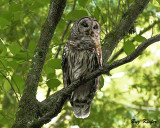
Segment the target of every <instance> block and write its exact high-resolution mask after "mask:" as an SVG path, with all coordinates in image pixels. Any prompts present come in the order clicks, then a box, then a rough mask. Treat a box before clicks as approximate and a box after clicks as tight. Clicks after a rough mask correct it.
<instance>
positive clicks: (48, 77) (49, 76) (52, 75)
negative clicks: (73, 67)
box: [47, 70, 56, 79]
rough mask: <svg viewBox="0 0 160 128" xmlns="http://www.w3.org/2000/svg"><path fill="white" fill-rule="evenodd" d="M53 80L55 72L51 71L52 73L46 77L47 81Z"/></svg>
mask: <svg viewBox="0 0 160 128" xmlns="http://www.w3.org/2000/svg"><path fill="white" fill-rule="evenodd" d="M53 78H56V74H55V70H53V73H50V74H48V75H47V79H53Z"/></svg>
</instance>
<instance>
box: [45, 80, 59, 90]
mask: <svg viewBox="0 0 160 128" xmlns="http://www.w3.org/2000/svg"><path fill="white" fill-rule="evenodd" d="M60 84H61V82H60V81H59V80H58V79H50V80H49V81H47V85H48V87H49V88H50V89H55V88H57V87H58V86H59V85H60Z"/></svg>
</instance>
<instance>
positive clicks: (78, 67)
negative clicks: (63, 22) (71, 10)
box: [62, 21, 102, 118]
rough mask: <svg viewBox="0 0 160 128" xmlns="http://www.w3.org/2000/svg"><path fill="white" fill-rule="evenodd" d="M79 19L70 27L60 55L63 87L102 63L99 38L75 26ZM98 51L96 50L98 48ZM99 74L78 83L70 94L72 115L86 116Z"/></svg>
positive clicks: (96, 88) (96, 87)
mask: <svg viewBox="0 0 160 128" xmlns="http://www.w3.org/2000/svg"><path fill="white" fill-rule="evenodd" d="M78 22H79V21H76V22H75V24H74V25H73V27H72V30H71V34H70V37H69V41H68V42H67V43H66V45H65V47H64V51H63V56H62V70H63V83H64V87H67V86H68V85H70V84H71V83H72V82H73V81H74V80H76V79H78V78H79V77H82V76H83V77H85V76H86V75H87V74H89V73H91V72H92V71H94V70H95V69H97V68H99V66H101V64H102V56H101V53H99V52H101V49H100V47H96V46H97V45H96V44H99V38H100V37H98V40H97V38H92V37H91V36H89V35H84V33H81V32H79V31H78V29H77V28H76V27H77V26H78V25H77V24H78ZM99 49H100V51H97V50H99ZM99 82H100V76H99V77H97V78H95V79H92V80H90V81H88V82H87V83H85V84H83V85H80V86H79V87H78V88H77V89H76V90H75V91H74V92H72V94H71V96H70V103H71V105H72V106H73V111H74V115H75V116H76V117H78V118H85V117H88V115H89V113H90V105H91V101H92V100H93V98H94V95H95V93H96V91H97V90H98V87H99Z"/></svg>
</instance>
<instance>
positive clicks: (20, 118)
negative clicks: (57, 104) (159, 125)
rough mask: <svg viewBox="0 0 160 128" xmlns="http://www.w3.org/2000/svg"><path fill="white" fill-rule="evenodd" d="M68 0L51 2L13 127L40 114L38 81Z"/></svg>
mask: <svg viewBox="0 0 160 128" xmlns="http://www.w3.org/2000/svg"><path fill="white" fill-rule="evenodd" d="M66 1H67V0H51V2H50V10H49V13H48V17H47V19H46V21H45V23H44V25H43V27H42V30H41V35H40V39H39V42H38V45H37V47H36V50H35V52H34V57H33V59H32V64H31V69H30V71H29V74H28V77H27V80H26V84H25V89H24V91H23V95H22V98H21V100H20V103H19V111H18V112H17V115H16V121H15V124H14V125H13V128H22V127H27V126H26V125H27V123H28V122H30V121H31V120H32V119H33V118H36V117H37V116H38V111H39V106H38V101H37V100H36V92H37V87H38V82H39V79H40V75H41V71H42V68H43V64H44V62H45V58H46V54H47V52H48V49H49V45H50V42H51V39H52V36H53V33H54V31H55V29H56V26H57V24H58V22H59V20H60V18H61V16H62V13H63V10H64V8H65V5H66ZM36 128H37V127H36Z"/></svg>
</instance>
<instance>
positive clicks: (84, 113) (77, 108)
mask: <svg viewBox="0 0 160 128" xmlns="http://www.w3.org/2000/svg"><path fill="white" fill-rule="evenodd" d="M90 108H91V103H76V102H73V113H74V115H75V117H77V118H87V117H88V116H89V114H90Z"/></svg>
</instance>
